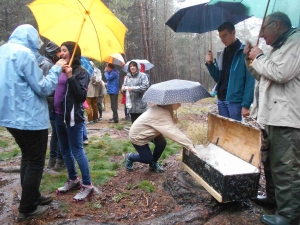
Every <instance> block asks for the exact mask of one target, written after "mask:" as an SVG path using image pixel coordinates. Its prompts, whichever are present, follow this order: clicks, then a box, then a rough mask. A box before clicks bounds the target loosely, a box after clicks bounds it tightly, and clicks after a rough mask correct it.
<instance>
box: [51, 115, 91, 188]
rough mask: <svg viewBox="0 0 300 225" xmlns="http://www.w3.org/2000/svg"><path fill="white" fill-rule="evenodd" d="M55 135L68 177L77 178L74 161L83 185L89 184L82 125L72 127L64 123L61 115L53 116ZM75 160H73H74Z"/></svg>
mask: <svg viewBox="0 0 300 225" xmlns="http://www.w3.org/2000/svg"><path fill="white" fill-rule="evenodd" d="M55 124H56V133H57V136H58V140H59V145H60V151H61V154H62V156H63V159H64V161H65V164H66V167H67V170H68V177H69V179H70V180H76V178H77V177H78V175H77V172H76V168H75V160H76V161H77V163H78V165H79V169H80V171H81V175H82V183H83V184H84V185H90V184H91V178H90V169H89V165H88V160H87V157H86V155H85V153H84V149H83V135H82V134H83V126H84V124H83V123H75V125H74V126H73V127H71V126H70V124H65V123H64V117H63V115H60V114H56V115H55ZM74 159H75V160H74Z"/></svg>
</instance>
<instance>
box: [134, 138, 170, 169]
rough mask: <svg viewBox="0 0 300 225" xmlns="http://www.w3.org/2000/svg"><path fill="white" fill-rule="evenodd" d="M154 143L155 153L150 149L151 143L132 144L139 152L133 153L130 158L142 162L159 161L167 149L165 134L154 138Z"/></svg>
mask: <svg viewBox="0 0 300 225" xmlns="http://www.w3.org/2000/svg"><path fill="white" fill-rule="evenodd" d="M153 143H154V144H155V148H154V151H153V154H152V152H151V150H150V147H149V144H145V145H142V146H139V145H135V144H132V145H133V146H134V148H135V149H136V150H137V152H138V153H139V154H131V155H130V157H129V160H130V161H132V162H141V163H146V164H150V163H153V162H157V161H158V160H159V158H160V156H161V154H162V153H163V151H164V150H165V147H166V145H167V141H166V139H165V138H164V136H163V135H161V134H160V135H159V136H157V137H156V138H154V140H153Z"/></svg>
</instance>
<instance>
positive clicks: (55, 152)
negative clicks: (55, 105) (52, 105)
mask: <svg viewBox="0 0 300 225" xmlns="http://www.w3.org/2000/svg"><path fill="white" fill-rule="evenodd" d="M50 123H51V127H52V133H51V139H50V158H57V159H59V160H63V158H62V155H61V153H60V148H59V143H58V138H57V134H56V126H55V119H54V118H53V120H50Z"/></svg>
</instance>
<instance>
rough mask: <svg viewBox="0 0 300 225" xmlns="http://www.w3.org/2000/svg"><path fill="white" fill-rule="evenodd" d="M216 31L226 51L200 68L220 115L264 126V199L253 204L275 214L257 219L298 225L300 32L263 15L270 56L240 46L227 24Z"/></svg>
mask: <svg viewBox="0 0 300 225" xmlns="http://www.w3.org/2000/svg"><path fill="white" fill-rule="evenodd" d="M218 31H219V37H220V38H221V41H222V42H223V43H224V45H225V48H224V50H223V51H222V52H220V53H218V57H217V59H216V60H214V59H213V55H212V53H211V52H209V53H208V54H207V55H206V63H205V64H206V66H207V68H208V71H209V73H210V75H211V76H212V78H213V79H214V80H215V81H216V82H217V85H216V88H215V91H216V93H217V98H218V103H217V104H218V111H219V114H220V115H222V116H225V117H229V118H232V119H235V120H239V121H241V120H242V117H245V116H249V114H250V113H251V115H253V116H255V118H256V119H257V121H258V123H260V124H261V125H263V126H264V133H265V135H266V137H267V141H268V153H267V157H263V159H264V161H263V165H264V171H265V178H266V193H267V196H257V199H255V202H257V203H258V204H261V205H269V206H274V207H277V213H276V215H262V216H261V218H260V219H261V221H262V222H263V223H264V224H269V225H279V224H280V225H288V224H290V225H298V224H300V169H299V168H300V116H299V115H300V114H299V112H300V110H299V107H300V98H299V96H298V94H299V93H300V57H299V50H300V30H299V29H296V28H293V27H292V25H291V21H290V19H289V17H288V16H287V15H286V14H284V13H281V12H275V13H272V14H270V15H268V16H267V17H266V19H265V20H264V23H263V26H262V28H261V32H260V37H261V38H264V39H265V41H266V44H267V45H270V46H271V47H272V50H271V52H270V54H269V55H266V54H264V52H263V51H262V50H261V49H260V48H259V47H258V46H251V44H250V43H248V44H247V45H243V44H242V43H241V42H240V41H239V39H237V38H236V37H235V34H236V32H235V28H234V25H233V24H232V23H230V22H225V23H224V24H222V25H220V26H219V28H218ZM255 80H256V81H257V82H256V83H257V85H256V88H255ZM254 88H255V91H254ZM253 99H254V100H253ZM251 104H252V108H251V112H250V106H251Z"/></svg>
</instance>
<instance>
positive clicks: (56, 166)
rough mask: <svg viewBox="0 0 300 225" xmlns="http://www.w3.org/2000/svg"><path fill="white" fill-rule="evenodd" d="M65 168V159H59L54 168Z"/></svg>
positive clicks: (57, 169)
mask: <svg viewBox="0 0 300 225" xmlns="http://www.w3.org/2000/svg"><path fill="white" fill-rule="evenodd" d="M63 169H66V164H65V162H64V160H63V159H57V160H56V164H55V166H54V170H56V171H60V170H63Z"/></svg>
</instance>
